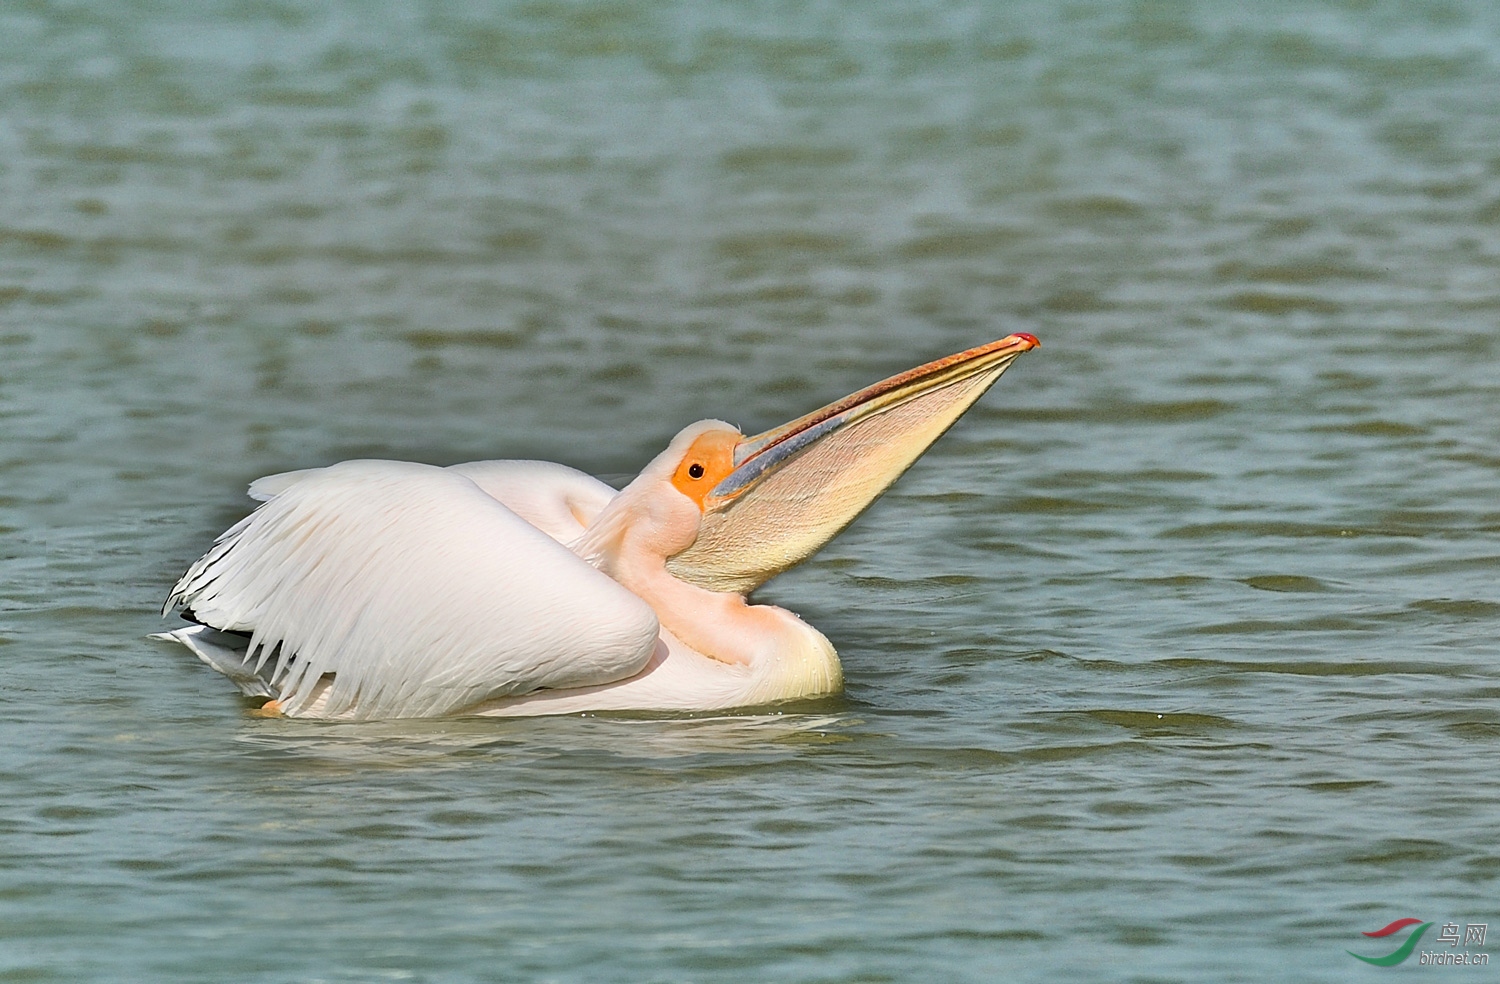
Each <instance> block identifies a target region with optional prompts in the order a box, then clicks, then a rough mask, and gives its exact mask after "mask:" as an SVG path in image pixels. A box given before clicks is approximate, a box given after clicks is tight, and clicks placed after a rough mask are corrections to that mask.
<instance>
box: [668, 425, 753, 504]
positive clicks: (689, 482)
mask: <svg viewBox="0 0 1500 984" xmlns="http://www.w3.org/2000/svg"><path fill="white" fill-rule="evenodd" d="M743 439H744V436H743V435H741V434H736V433H733V432H731V431H721V430H713V431H709V432H708V433H706V434H704V435H703V436H701V437H699V438H698V439H697V440H696V441H694V442H693V443H692V444H691V445H690V446H689V447H688V451H687V454H685V455H683V456H682V464H680V465H678V466H677V471H675V472H673V473H672V485H673V487H675V488H676V489H677V491H679V492H681V493H682V494H683V495H685V496H687V497H688V498H689V499H692V500H693V502H695V503H697V505H698V508H699V510H703V509H705V508H707V506H706V500H707V498H708V494H709V492H711V491H713V488H714V486H716V485H718V484H719V483H720V482H721V481H723V480H724V477H725V476H726V475H728V474H729V473H730V472H732V471H734V449H735V446H736V445H738V444H739V443H740V441H741V440H743Z"/></svg>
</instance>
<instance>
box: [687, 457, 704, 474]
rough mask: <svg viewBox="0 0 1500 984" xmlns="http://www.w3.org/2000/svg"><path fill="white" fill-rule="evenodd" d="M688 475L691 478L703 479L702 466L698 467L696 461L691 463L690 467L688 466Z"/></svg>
mask: <svg viewBox="0 0 1500 984" xmlns="http://www.w3.org/2000/svg"><path fill="white" fill-rule="evenodd" d="M688 474H689V475H691V476H692V477H693V478H702V477H703V466H702V465H700V464H698V462H696V461H695V462H693V463H692V464H691V465H689V466H688Z"/></svg>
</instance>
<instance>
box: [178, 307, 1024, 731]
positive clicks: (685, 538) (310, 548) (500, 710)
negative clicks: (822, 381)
mask: <svg viewBox="0 0 1500 984" xmlns="http://www.w3.org/2000/svg"><path fill="white" fill-rule="evenodd" d="M1037 344H1038V342H1037V340H1036V338H1035V337H1033V336H1031V335H1027V334H1023V333H1017V334H1014V335H1009V336H1007V337H1005V338H1002V339H1000V340H999V341H996V342H991V343H990V344H988V345H982V346H980V347H978V348H973V349H969V350H968V351H966V352H959V353H958V354H956V355H950V356H948V357H947V358H945V359H938V360H937V361H936V362H930V363H928V364H927V365H924V366H919V367H918V368H916V369H912V370H909V371H907V372H904V373H901V374H899V375H896V376H892V377H891V378H890V379H887V380H885V381H883V382H880V383H876V384H875V385H873V386H870V387H868V388H866V389H863V390H860V391H859V392H858V393H854V394H852V395H851V396H847V397H845V398H844V399H842V400H839V401H837V402H836V403H831V404H829V405H828V406H826V407H824V408H823V409H821V410H817V411H814V412H813V413H810V414H807V415H806V416H804V417H799V418H798V419H796V420H794V421H792V422H791V423H789V424H785V425H783V426H781V427H777V428H775V429H773V430H769V431H766V432H765V433H763V434H757V435H755V436H754V437H745V436H744V435H743V434H741V433H740V432H739V431H738V430H736V429H735V428H734V427H731V426H730V425H728V424H725V423H722V422H721V421H717V420H705V421H700V422H698V423H696V424H692V425H690V426H688V427H687V428H685V429H684V430H683V431H682V432H681V433H679V434H678V435H677V436H676V437H675V438H673V440H672V443H671V444H669V445H668V446H667V449H666V450H665V451H663V452H662V453H661V454H659V455H657V456H656V458H655V459H654V460H653V461H652V462H651V463H650V464H648V465H647V466H646V467H645V469H644V470H643V471H642V472H641V473H640V475H638V476H637V477H636V478H635V480H634V481H632V482H631V483H630V484H629V485H627V486H625V488H623V489H621V490H620V491H619V492H616V491H615V490H614V489H612V488H610V487H609V486H607V485H605V484H604V483H602V482H600V481H598V480H596V479H594V478H591V477H590V476H588V475H585V474H583V473H582V472H578V471H574V470H573V469H571V468H566V467H564V466H562V465H555V464H551V463H548V462H540V461H479V462H472V463H469V464H463V465H454V466H452V467H450V468H438V467H435V466H431V465H419V464H412V463H408V462H400V461H345V462H343V463H341V464H337V465H331V466H329V467H327V468H313V469H308V470H305V471H296V472H287V473H285V474H281V475H272V476H269V477H267V478H262V479H259V480H258V481H256V482H254V483H252V484H251V486H250V495H251V497H252V498H255V499H258V500H261V502H262V505H261V506H259V507H258V508H257V509H256V510H255V511H254V512H252V513H251V514H250V515H249V516H247V517H245V518H244V519H243V520H241V521H240V522H239V523H237V524H236V525H235V526H233V527H232V528H230V529H229V530H228V531H226V532H225V533H223V534H222V535H221V536H220V537H219V538H218V540H217V541H215V543H214V546H213V548H212V549H211V550H209V551H208V553H206V554H205V555H204V556H203V557H201V558H200V559H199V560H198V561H197V562H196V563H194V564H193V565H192V567H190V568H189V569H188V571H187V573H186V574H184V575H183V576H182V579H181V580H179V581H178V582H177V584H176V586H175V587H174V588H173V589H172V593H171V595H170V596H169V597H168V598H167V601H166V604H165V605H164V606H163V608H162V614H163V615H166V614H167V613H168V612H170V611H171V610H172V609H173V608H180V609H181V610H182V615H183V617H184V618H185V619H186V620H188V621H190V622H192V623H195V624H193V625H189V626H186V627H184V628H180V629H177V630H176V631H173V632H168V633H165V634H163V635H159V636H156V638H161V639H170V640H175V641H177V642H180V643H182V644H183V645H184V646H186V647H187V648H188V649H190V650H192V651H193V652H194V653H195V654H197V656H198V657H199V658H200V659H202V660H203V662H205V663H207V664H208V665H209V666H211V667H213V668H214V669H216V670H218V671H220V672H221V673H223V674H224V675H225V676H227V677H229V678H230V679H231V680H233V681H234V682H235V684H237V685H238V686H239V688H240V689H241V690H242V691H243V692H244V693H245V694H247V695H249V696H253V697H267V698H270V700H269V701H268V702H267V703H266V704H265V706H264V708H263V709H262V710H263V712H264V713H267V714H282V715H288V716H292V717H306V718H344V719H348V718H361V719H364V718H393V717H423V716H433V715H441V714H455V713H464V714H491V715H521V714H562V713H572V712H578V711H594V710H610V709H618V710H679V711H680V710H711V709H720V708H731V707H747V706H753V705H759V704H769V703H772V702H775V701H783V700H791V699H795V698H804V697H815V696H819V695H825V694H832V693H837V692H838V691H839V690H840V689H841V688H842V686H843V671H842V670H841V669H840V667H839V660H838V655H837V654H836V653H835V652H834V650H833V646H832V645H830V644H829V642H828V640H827V639H825V638H824V637H823V635H822V633H820V632H818V631H817V630H816V629H814V628H812V627H811V626H809V625H807V624H805V623H804V622H803V621H802V620H801V619H800V618H798V617H797V616H796V615H794V614H793V613H791V612H789V611H786V610H785V609H781V608H776V607H774V606H771V605H755V604H751V603H750V602H749V601H748V600H747V597H746V596H747V595H748V594H749V593H750V592H751V591H752V590H754V589H755V588H756V587H758V586H759V585H761V584H763V583H765V582H766V581H767V580H769V579H770V578H772V577H773V576H775V575H776V574H778V573H780V572H781V571H784V570H786V569H787V568H789V567H792V566H794V565H796V564H798V563H800V562H802V561H803V560H806V559H807V558H808V557H810V556H811V555H812V554H813V553H814V552H815V551H816V550H818V549H819V548H820V547H821V546H823V544H825V543H827V542H828V541H829V540H830V539H832V538H833V537H834V536H835V535H836V534H837V533H838V532H839V531H840V530H842V529H843V528H844V527H845V526H847V525H849V523H850V522H851V521H853V519H854V518H855V517H856V516H858V515H859V514H860V512H862V511H863V510H864V509H865V507H866V506H868V505H869V504H870V503H871V502H873V501H874V500H875V499H876V498H877V497H878V496H879V495H880V494H881V493H882V492H884V491H885V490H886V488H888V487H889V486H890V484H891V483H892V482H894V481H895V480H896V479H897V478H898V477H899V476H900V475H901V474H902V472H904V471H906V469H907V468H909V467H910V466H911V464H912V462H914V461H916V459H917V458H918V457H920V456H921V454H922V452H924V451H925V450H927V448H928V447H929V446H930V445H931V444H932V442H933V441H935V440H937V439H938V437H940V436H941V435H942V434H943V432H944V431H946V430H947V429H948V428H949V427H950V426H952V424H953V422H954V421H956V420H957V419H958V418H959V417H960V416H961V415H962V414H963V413H964V411H965V410H967V409H968V408H969V407H970V406H971V405H972V404H973V403H974V401H975V400H977V399H979V397H980V396H981V395H982V394H983V393H984V391H985V390H987V389H988V388H989V387H990V385H991V384H992V383H994V381H995V380H996V379H998V378H999V376H1000V374H1001V373H1002V372H1004V371H1005V369H1006V367H1007V366H1009V365H1010V363H1011V361H1012V360H1013V359H1015V357H1016V356H1018V355H1020V354H1021V353H1022V352H1025V351H1027V350H1028V349H1031V348H1034V347H1035V346H1036V345H1037Z"/></svg>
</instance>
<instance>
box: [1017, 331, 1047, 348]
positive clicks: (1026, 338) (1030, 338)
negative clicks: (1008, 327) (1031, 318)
mask: <svg viewBox="0 0 1500 984" xmlns="http://www.w3.org/2000/svg"><path fill="white" fill-rule="evenodd" d="M1010 337H1011V338H1019V339H1021V341H1023V342H1030V343H1031V344H1030V345H1028V346H1027V348H1041V347H1042V343H1041V342H1040V341H1038V340H1037V337H1036V336H1035V335H1033V334H1032V333H1031V332H1029V331H1018V332H1014V333H1012V335H1011V336H1010Z"/></svg>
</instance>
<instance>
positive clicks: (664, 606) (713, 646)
mask: <svg viewBox="0 0 1500 984" xmlns="http://www.w3.org/2000/svg"><path fill="white" fill-rule="evenodd" d="M604 571H605V573H607V574H609V575H610V576H611V577H613V578H614V579H615V580H616V581H618V582H620V583H621V584H622V585H624V586H625V587H626V588H629V589H630V591H631V592H632V593H634V594H636V595H638V596H639V597H640V598H641V599H642V600H644V601H645V602H646V604H648V605H650V606H651V608H652V609H653V610H654V611H655V612H656V617H657V619H658V620H660V622H661V624H662V627H663V628H665V629H666V630H667V631H668V632H670V633H672V634H673V635H674V636H676V637H677V638H678V639H680V640H682V641H683V642H684V643H686V644H687V645H688V646H689V647H691V648H692V649H694V650H696V651H697V652H700V653H702V654H703V655H705V656H709V657H712V658H713V659H716V660H719V661H720V662H722V663H732V664H736V665H740V666H750V665H753V664H754V663H755V662H756V661H757V659H758V658H760V657H762V656H764V655H766V651H767V649H768V648H770V647H771V646H773V645H774V644H775V642H776V641H777V640H778V639H779V637H781V636H782V635H784V634H785V624H784V619H783V616H785V615H787V614H790V613H787V612H783V611H782V610H781V609H778V608H770V607H767V606H764V605H752V604H750V603H749V602H747V601H746V600H745V598H744V596H743V595H737V594H733V593H729V592H721V591H709V590H708V589H706V588H700V587H697V586H695V585H692V584H688V583H687V582H685V581H679V580H678V579H677V578H675V577H673V576H672V575H671V574H669V573H668V572H667V568H666V564H665V562H664V561H663V560H662V559H661V558H658V557H651V556H642V555H640V554H636V553H631V552H626V553H624V555H623V556H618V557H614V558H611V560H610V562H609V563H608V564H607V565H606V566H605V568H604ZM793 617H795V616H793Z"/></svg>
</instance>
